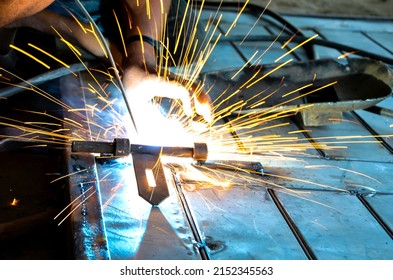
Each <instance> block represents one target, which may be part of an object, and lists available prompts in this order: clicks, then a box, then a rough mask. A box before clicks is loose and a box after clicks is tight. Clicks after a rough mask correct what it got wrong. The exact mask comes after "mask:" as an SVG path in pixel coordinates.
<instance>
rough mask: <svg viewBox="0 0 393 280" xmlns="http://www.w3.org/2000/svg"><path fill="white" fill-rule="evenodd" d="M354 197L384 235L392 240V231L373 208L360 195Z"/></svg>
mask: <svg viewBox="0 0 393 280" xmlns="http://www.w3.org/2000/svg"><path fill="white" fill-rule="evenodd" d="M356 197H357V198H358V199H359V200H360V202H361V203H363V205H364V207H366V208H367V210H368V211H369V212H370V213H371V215H373V217H374V219H375V220H376V221H377V222H378V223H379V225H380V226H381V227H382V228H383V229H384V230H385V231H386V233H387V234H388V235H389V236H390V238H392V239H393V231H392V230H391V229H390V228H389V226H388V225H387V224H386V223H385V222H384V221H383V219H382V218H381V217H380V216H379V215H378V213H377V212H376V211H375V210H374V208H373V207H372V206H371V205H370V203H368V201H367V200H365V199H364V197H363V196H362V195H359V194H357V195H356Z"/></svg>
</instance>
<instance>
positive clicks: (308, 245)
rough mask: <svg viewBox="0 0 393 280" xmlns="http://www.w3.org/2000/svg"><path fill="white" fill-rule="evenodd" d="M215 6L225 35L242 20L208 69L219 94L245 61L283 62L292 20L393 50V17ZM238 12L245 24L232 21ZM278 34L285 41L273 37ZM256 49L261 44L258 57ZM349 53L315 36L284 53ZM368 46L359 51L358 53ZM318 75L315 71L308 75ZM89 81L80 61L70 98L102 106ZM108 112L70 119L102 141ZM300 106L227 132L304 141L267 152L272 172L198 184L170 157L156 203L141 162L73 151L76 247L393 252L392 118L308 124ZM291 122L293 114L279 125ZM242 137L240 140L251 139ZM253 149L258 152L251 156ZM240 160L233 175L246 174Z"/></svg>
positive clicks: (386, 104) (358, 255)
mask: <svg viewBox="0 0 393 280" xmlns="http://www.w3.org/2000/svg"><path fill="white" fill-rule="evenodd" d="M217 8H218V5H217V4H206V5H205V6H204V9H203V12H202V14H201V21H202V24H208V22H212V21H213V22H214V21H217V20H218V18H219V16H220V15H222V18H221V19H220V22H219V25H218V29H217V30H216V32H215V34H214V36H215V38H216V36H217V34H219V33H222V34H223V35H224V34H225V33H226V30H228V29H229V28H232V30H231V32H230V34H229V35H228V36H222V38H221V40H220V41H219V42H218V43H217V45H215V47H214V50H213V52H212V54H211V56H210V58H209V59H208V61H207V62H206V64H205V66H204V68H203V70H202V73H201V77H202V78H204V79H205V80H206V82H207V84H210V85H212V86H213V87H212V88H213V90H212V91H211V94H212V98H213V100H214V99H215V98H220V97H221V96H220V94H221V92H222V90H223V89H225V88H226V87H227V86H228V85H230V86H232V88H231V87H229V88H230V89H233V88H235V87H236V86H238V85H239V84H236V81H235V82H234V81H232V80H230V79H229V80H230V81H228V77H232V76H233V74H234V73H236V72H237V71H238V69H241V68H242V67H243V66H244V65H245V63H248V65H247V66H246V67H245V68H244V69H243V71H242V73H243V74H244V75H245V76H242V77H241V78H239V79H242V78H244V79H246V78H247V77H251V76H252V75H254V73H255V72H253V70H255V69H259V68H258V66H261V65H265V68H266V69H269V67H273V68H274V65H277V64H275V61H276V60H277V58H279V57H280V56H282V55H283V54H285V53H286V52H287V51H288V50H289V49H290V48H293V47H295V46H296V45H297V44H299V42H297V41H296V40H293V41H291V42H290V43H289V44H288V45H287V46H286V47H284V48H282V46H283V44H284V43H285V42H286V41H287V40H288V39H289V38H291V36H292V35H293V32H294V30H292V29H291V28H288V26H289V25H290V24H292V25H293V27H295V28H297V29H299V30H300V31H301V33H302V34H301V36H303V35H304V36H306V37H311V36H314V35H315V34H318V35H319V37H318V39H320V40H322V39H323V40H328V41H331V42H339V43H341V44H342V45H346V46H349V47H354V48H356V49H360V50H364V51H367V52H370V53H375V54H376V55H379V56H381V57H386V58H388V59H390V60H392V59H393V45H392V38H393V19H375V18H339V17H334V18H333V17H321V16H302V15H283V16H282V18H279V19H277V18H275V17H274V15H273V14H268V13H266V14H265V15H263V16H262V17H260V14H261V12H262V11H263V9H262V8H261V7H257V6H253V5H249V6H248V8H246V9H245V10H244V11H243V13H242V14H241V16H240V17H239V18H237V15H238V12H239V10H240V9H241V8H242V5H241V4H236V5H234V4H223V5H222V6H221V7H220V9H219V10H217ZM236 18H237V21H236V25H235V26H232V23H233V21H234V20H235V19H236ZM283 30H284V31H283ZM280 33H282V35H281V36H282V37H281V38H286V40H281V39H278V40H275V39H276V37H277V35H278V34H280ZM299 36H300V35H299ZM266 49H268V51H266V52H265V53H264V51H265V50H266ZM338 49H339V48H338ZM256 51H258V55H255V56H254V57H253V55H254V54H255V52H256ZM347 52H348V51H345V50H344V51H340V50H337V49H334V48H331V47H326V46H323V45H313V44H312V42H310V44H309V46H305V47H301V48H298V49H297V50H296V51H293V52H292V53H290V54H289V55H287V56H286V57H285V61H286V60H288V59H293V61H292V62H291V63H290V64H288V65H286V66H288V67H291V65H296V63H300V65H303V66H304V65H308V63H309V62H310V61H312V60H315V59H318V60H320V59H327V60H326V61H329V63H332V62H331V61H332V60H333V61H334V63H336V62H337V61H338V65H344V66H348V64H347V63H348V62H347V60H346V58H343V59H337V57H338V56H340V55H342V54H343V53H347ZM262 54H263V55H262ZM261 55H262V56H261ZM251 57H253V59H252V60H250V58H251ZM360 57H361V55H360V53H354V54H351V55H350V56H349V58H350V59H351V58H353V59H356V58H359V59H361V58H360ZM281 62H284V60H283V61H281ZM363 62H364V60H362V63H363ZM366 62H367V63H368V60H366ZM302 63H305V64H302ZM326 63H328V62H326ZM364 63H365V62H364ZM374 63H377V64H374ZM334 65H335V64H334ZM367 65H368V64H367ZM370 65H372V66H373V67H374V66H375V67H380V68H378V69H382V70H381V71H385V72H386V70H389V69H392V67H393V65H392V64H389V63H385V62H383V63H382V64H380V62H379V60H378V57H374V58H371V62H370ZM303 66H302V67H303ZM304 67H305V66H304ZM384 67H386V68H384ZM247 69H248V70H247ZM250 69H251V70H250ZM262 69H264V68H263V67H262ZM288 69H289V68H288ZM311 70H312V69H311ZM356 70H359V69H357V68H356V69H355V70H354V71H356ZM247 71H249V72H247ZM262 71H264V70H262ZM266 71H268V70H266ZM385 72H384V73H383V75H385V76H386V79H385V80H383V81H384V83H385V84H387V85H388V86H389V87H390V88H391V87H392V86H393V81H392V80H389V78H391V76H389V74H388V73H385ZM261 73H262V72H261ZM310 73H312V71H311V72H310ZM261 75H263V74H261ZM274 75H276V78H277V80H280V79H281V78H282V77H285V68H283V69H281V72H280V71H278V72H276V74H274ZM381 75H382V74H381ZM319 76H323V73H319V72H318V71H316V72H315V77H317V78H318V77H319ZM95 77H96V78H97V79H98V80H99V81H102V84H105V91H106V92H108V93H111V94H112V98H113V100H117V99H116V98H119V96H118V95H116V93H115V92H116V90H117V88H116V87H115V86H114V85H112V84H106V83H107V79H106V77H107V76H105V75H101V74H100V73H98V72H95ZM312 78H313V76H312V75H311V76H308V77H305V78H304V81H307V79H309V80H311V79H312ZM100 79H102V80H100ZM91 82H92V78H91V76H90V75H89V73H86V71H81V72H79V73H78V78H75V76H73V75H65V76H64V77H62V78H60V91H61V93H62V94H61V95H62V97H61V98H62V101H64V102H65V103H67V104H69V105H70V106H71V107H73V106H74V107H86V108H87V107H88V106H95V104H96V103H97V99H96V96H95V95H94V93H93V92H92V90H89V87H90V86H91ZM273 82H274V81H273ZM231 83H232V84H231ZM214 86H216V91H215V90H214ZM262 86H263V83H262V84H261V87H262ZM384 89H385V88H384ZM272 91H273V90H272ZM75 92H78V94H75ZM270 92H271V91H269V92H267V94H269V93H270ZM79 93H80V94H79ZM245 94H247V93H245ZM249 94H252V92H250V93H249ZM389 94H390V92H389ZM78 96H83V98H80V97H78ZM385 97H386V98H385ZM385 97H384V98H383V101H382V102H378V103H377V104H376V105H377V108H379V109H381V108H386V109H390V110H391V109H392V108H393V98H392V97H391V96H390V95H389V96H385ZM120 98H121V97H120ZM113 104H114V106H113V107H114V108H115V109H116V110H118V112H120V113H119V115H121V112H122V113H124V112H125V111H126V110H125V108H124V105H122V104H121V103H120V102H114V103H113ZM373 107H376V106H374V105H373ZM89 108H91V107H89ZM103 114H105V112H98V111H97V113H96V114H94V116H93V115H90V114H88V113H86V115H83V114H82V113H81V114H79V115H78V116H79V117H80V118H81V119H80V120H77V121H78V122H79V123H82V124H83V125H84V127H83V128H79V127H77V128H75V126H74V125H73V124H72V123H69V129H71V130H72V131H74V133H77V134H78V135H83V137H84V138H85V139H87V140H94V137H96V136H97V135H102V132H103V130H104V129H105V128H108V127H106V125H107V126H109V125H110V124H109V123H108V124H106V123H105V122H100V121H102V120H103V119H104V117H103V116H104V115H103ZM109 114H111V113H109ZM66 115H67V113H66ZM71 115H72V116H73V117H75V114H73V113H71ZM299 115H300V114H293V115H291V116H282V117H281V118H279V119H276V120H272V121H267V122H265V123H261V127H260V128H263V127H267V128H269V127H271V128H270V129H255V128H254V127H250V128H249V129H248V130H247V129H246V128H242V129H241V131H236V126H235V131H232V132H231V133H229V132H228V135H229V136H228V137H235V136H236V138H237V141H238V142H239V143H243V144H241V145H245V147H246V148H250V147H247V143H250V141H248V140H247V139H250V138H258V137H262V136H266V137H267V138H268V137H271V136H272V135H274V137H275V138H283V139H287V138H288V137H293V136H294V134H295V137H296V139H297V140H296V142H291V141H289V142H288V143H287V144H286V145H287V146H289V148H288V149H283V150H280V151H278V150H277V151H276V150H274V149H273V150H272V151H269V150H268V149H267V150H263V152H261V153H260V156H258V157H257V158H258V161H259V163H260V164H262V166H263V172H262V171H260V170H259V171H260V173H258V172H256V174H252V175H250V176H251V177H253V178H254V177H255V178H256V179H255V180H253V181H250V180H249V179H244V182H242V179H241V178H242V177H241V176H242V175H239V177H238V179H237V180H235V183H233V184H232V185H231V186H230V187H227V188H224V187H222V186H219V185H217V186H214V185H206V186H203V185H198V186H197V187H196V188H195V187H194V185H193V184H192V182H191V183H187V181H179V180H178V178H179V176H180V175H179V174H180V173H181V171H177V170H176V167H173V166H171V165H166V167H165V172H166V176H167V181H168V186H169V193H170V196H169V197H168V198H167V199H165V200H164V201H163V202H162V203H161V204H159V205H158V206H154V207H153V206H152V205H150V204H149V203H148V202H146V201H145V200H143V199H142V198H141V197H140V196H139V195H138V191H137V188H136V181H135V176H134V170H133V166H132V164H131V163H128V162H123V161H103V162H101V161H98V160H97V159H96V158H95V156H94V155H76V154H74V153H71V152H70V151H69V150H67V151H66V153H65V159H66V160H65V162H66V163H67V166H68V168H69V169H68V170H67V172H66V173H75V175H73V176H70V177H69V183H68V186H69V188H70V193H71V197H72V198H79V199H81V197H82V201H80V200H77V201H75V202H74V205H78V206H79V208H77V210H76V211H74V212H73V213H72V215H71V216H70V217H69V218H68V219H69V220H68V221H69V222H70V224H71V232H72V238H71V239H72V240H73V241H72V243H74V244H75V247H74V248H73V258H78V259H122V260H124V259H149V260H150V259H181V260H193V259H212V260H219V259H235V260H237V259H278V260H283V259H299V260H304V259H339V260H344V259H355V260H358V259H393V206H392V205H393V185H392V180H391V179H392V178H393V177H392V174H393V136H392V135H393V126H392V125H393V118H392V117H391V116H390V117H388V116H385V115H384V114H381V113H379V114H378V113H376V112H370V111H368V110H363V109H356V110H347V111H345V112H343V114H342V115H340V120H337V119H336V118H333V117H332V118H330V120H331V124H330V123H324V124H323V125H318V126H306V125H305V124H304V118H303V119H302V118H301V117H299ZM116 116H117V115H116ZM84 119H88V120H89V122H84V121H83V120H84ZM233 119H234V116H228V118H225V119H223V120H221V121H231V120H233ZM328 120H329V118H328ZM87 123H90V125H88V124H87ZM92 123H96V124H97V125H91V124H92ZM283 123H286V125H285V126H281V125H280V124H283ZM98 124H99V125H98ZM218 125H219V124H218ZM113 130H115V129H113V128H112V129H109V130H107V131H106V132H107V135H106V137H107V138H108V139H109V140H111V137H112V138H113V137H115V136H116V137H117V136H118V131H116V132H115V131H113ZM294 132H295V133H294ZM358 136H362V137H358ZM242 137H243V138H242ZM291 139H293V138H291ZM326 139H329V140H328V142H329V146H333V147H336V148H335V149H334V148H333V149H332V148H326V147H325V146H324V144H325V143H326V141H327V140H326ZM348 139H349V140H348ZM366 140H367V141H366ZM251 143H252V142H251ZM297 143H302V147H303V148H302V149H300V150H299V149H296V145H295V144H297ZM292 144H293V145H294V146H293V147H290V146H291V145H292ZM241 145H238V147H239V146H240V147H244V146H241ZM260 145H263V143H261V144H260ZM266 145H268V141H266ZM304 147H306V148H304ZM255 148H256V150H257V149H258V147H255ZM254 160H255V158H254V157H251V156H250V162H253V161H254ZM80 170H85V171H86V172H79V171H80ZM238 171H239V170H234V171H226V173H225V174H226V176H229V177H230V176H233V177H237V176H238V175H237V172H238ZM240 173H241V172H240ZM124 174H128V175H127V176H125V175H124ZM178 175H179V176H178ZM187 184H189V185H187ZM87 197H88V198H89V199H86V200H83V199H84V198H87Z"/></svg>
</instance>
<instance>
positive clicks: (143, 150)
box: [72, 138, 208, 162]
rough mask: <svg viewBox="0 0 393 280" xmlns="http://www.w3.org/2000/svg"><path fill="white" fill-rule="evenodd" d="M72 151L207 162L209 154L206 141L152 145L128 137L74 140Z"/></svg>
mask: <svg viewBox="0 0 393 280" xmlns="http://www.w3.org/2000/svg"><path fill="white" fill-rule="evenodd" d="M72 151H73V152H81V153H100V154H103V155H110V156H114V157H126V156H128V155H130V154H150V155H157V156H171V157H187V158H192V159H194V160H195V161H196V162H205V161H206V160H207V154H208V149H207V144H206V143H194V147H168V146H151V145H140V144H131V143H130V140H129V139H127V138H115V139H114V140H113V141H112V142H99V141H73V142H72Z"/></svg>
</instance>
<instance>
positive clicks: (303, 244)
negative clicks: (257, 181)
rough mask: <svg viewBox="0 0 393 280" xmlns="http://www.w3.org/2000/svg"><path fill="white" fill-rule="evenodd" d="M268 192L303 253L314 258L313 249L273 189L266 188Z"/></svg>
mask: <svg viewBox="0 0 393 280" xmlns="http://www.w3.org/2000/svg"><path fill="white" fill-rule="evenodd" d="M267 192H268V194H269V195H270V197H271V198H272V199H273V202H274V203H275V205H276V206H277V208H278V210H279V211H280V213H281V215H282V216H283V218H284V220H285V221H286V222H287V224H288V226H289V228H290V229H291V231H292V233H293V234H294V236H295V238H296V240H297V241H298V242H299V245H300V247H301V248H302V249H303V251H304V253H305V254H306V256H307V258H308V259H309V260H316V259H317V257H316V255H315V254H314V252H313V250H312V249H311V247H310V246H309V245H308V243H307V241H306V240H305V238H304V237H303V235H302V233H301V232H300V230H299V229H298V227H297V226H296V224H295V222H294V221H293V220H292V218H291V216H290V215H289V213H288V212H287V210H285V208H284V206H283V205H282V203H281V202H280V200H279V199H278V197H277V195H276V194H275V192H274V190H272V189H267Z"/></svg>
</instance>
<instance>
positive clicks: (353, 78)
mask: <svg viewBox="0 0 393 280" xmlns="http://www.w3.org/2000/svg"><path fill="white" fill-rule="evenodd" d="M273 70H274V71H273ZM258 71H259V72H258ZM236 72H237V70H227V71H219V72H209V73H206V86H207V87H208V88H210V87H212V90H211V91H210V95H212V99H213V100H215V99H216V98H218V100H215V102H216V103H217V104H222V105H221V107H222V108H226V107H230V106H231V104H236V103H237V102H244V101H245V102H246V104H245V105H244V106H243V107H242V108H241V110H238V111H235V112H233V113H234V114H236V115H238V114H252V113H255V114H260V113H264V114H270V113H272V114H275V113H278V112H294V113H297V112H300V113H301V116H302V120H303V122H304V124H305V125H306V126H319V125H326V124H332V119H336V120H338V121H339V119H341V118H342V113H343V112H346V111H353V110H361V109H366V108H369V107H372V106H374V105H375V104H377V103H379V102H381V101H383V100H384V99H386V98H387V97H389V96H390V95H391V94H392V90H393V74H392V72H391V70H390V69H389V67H387V66H386V65H385V64H384V63H382V62H380V61H375V60H371V59H366V58H352V59H347V60H338V59H321V60H314V61H306V62H292V63H289V64H287V65H284V66H282V67H281V66H280V65H279V64H267V65H263V67H262V68H261V67H259V68H245V70H243V72H242V73H240V74H239V75H236V78H235V79H232V77H234V76H235V75H234V74H235V73H236ZM256 73H257V74H256ZM255 81H256V82H255ZM253 82H255V83H254V84H252V83H253ZM251 84H252V86H250V85H251ZM228 85H230V88H228ZM231 88H233V89H234V91H235V89H240V91H239V92H238V93H237V94H236V95H234V96H233V97H232V98H229V99H228V98H227V97H226V96H224V95H222V92H224V90H226V91H227V92H229V93H231V92H233V91H231ZM260 92H266V94H259V95H258V94H256V93H260ZM269 93H274V94H271V96H267V95H268V94H269ZM220 99H223V101H222V102H220ZM247 100H252V103H253V104H254V105H253V108H248V107H247V105H248V104H247ZM255 104H259V105H255ZM219 110H220V108H218V109H217V111H219Z"/></svg>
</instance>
